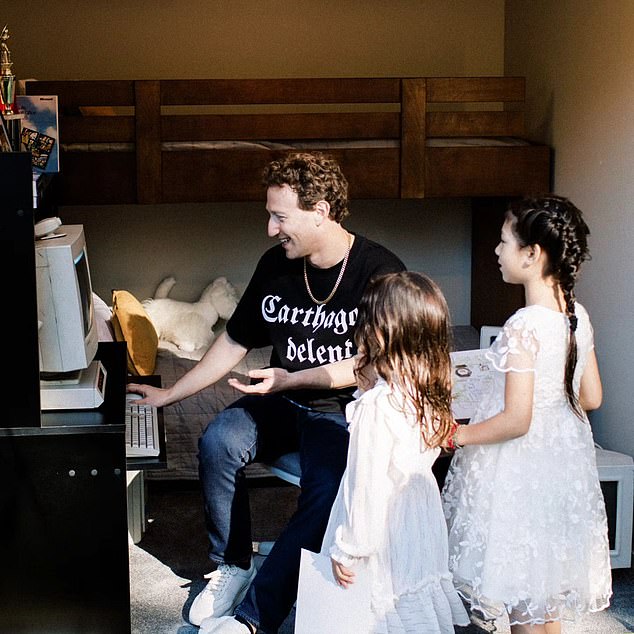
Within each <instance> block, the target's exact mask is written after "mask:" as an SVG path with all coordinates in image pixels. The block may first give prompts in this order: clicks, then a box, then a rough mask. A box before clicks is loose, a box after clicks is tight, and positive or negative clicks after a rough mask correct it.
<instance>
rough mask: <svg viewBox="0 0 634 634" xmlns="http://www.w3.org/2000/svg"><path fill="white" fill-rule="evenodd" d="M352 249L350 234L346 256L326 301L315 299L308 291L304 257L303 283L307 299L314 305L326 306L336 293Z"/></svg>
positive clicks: (349, 235)
mask: <svg viewBox="0 0 634 634" xmlns="http://www.w3.org/2000/svg"><path fill="white" fill-rule="evenodd" d="M351 249H352V234H348V250H347V251H346V255H345V257H344V258H343V263H342V264H341V270H340V271H339V276H338V277H337V281H336V282H335V285H334V287H333V289H332V290H331V291H330V294H329V295H328V297H326V299H317V298H316V297H315V296H314V295H313V293H312V291H311V290H310V284H309V283H308V272H307V270H306V256H304V283H305V284H306V290H307V291H308V295H309V297H310V298H311V299H312V300H313V301H314V302H315V304H327V303H328V302H329V301H330V300H331V299H332V298H333V297H334V296H335V293H336V292H337V289H338V288H339V284H341V280H342V279H343V274H344V273H345V270H346V265H347V264H348V257H349V256H350V250H351Z"/></svg>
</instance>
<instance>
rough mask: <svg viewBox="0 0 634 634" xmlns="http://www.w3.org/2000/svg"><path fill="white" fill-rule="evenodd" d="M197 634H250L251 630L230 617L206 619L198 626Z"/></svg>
mask: <svg viewBox="0 0 634 634" xmlns="http://www.w3.org/2000/svg"><path fill="white" fill-rule="evenodd" d="M198 633H199V634H251V630H250V629H249V627H248V626H246V625H244V623H240V621H236V620H235V619H234V618H233V617H232V616H221V617H220V618H219V619H216V618H214V617H208V618H206V619H205V620H204V621H203V622H202V623H201V624H200V630H198Z"/></svg>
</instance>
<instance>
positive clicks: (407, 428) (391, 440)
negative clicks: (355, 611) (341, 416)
mask: <svg viewBox="0 0 634 634" xmlns="http://www.w3.org/2000/svg"><path fill="white" fill-rule="evenodd" d="M392 399H395V400H392ZM400 400H401V397H400V395H399V394H394V393H392V391H391V389H390V388H389V386H388V385H387V384H386V382H385V381H383V380H382V379H379V381H378V382H377V384H376V385H375V386H374V387H373V388H372V389H371V390H368V391H367V392H365V393H364V394H362V395H361V396H360V397H359V398H358V399H357V400H356V401H353V402H352V403H350V404H349V405H348V407H347V409H346V415H347V418H348V421H349V422H350V448H349V451H348V464H347V468H346V471H345V473H344V476H343V479H342V481H341V484H340V487H339V492H338V494H337V498H336V500H335V502H334V505H333V508H332V511H331V514H330V520H329V522H328V528H327V529H326V534H325V536H324V540H323V545H322V549H321V552H322V554H324V555H329V556H333V557H334V558H335V559H336V560H337V561H339V562H341V563H342V564H343V565H345V566H349V567H352V568H354V566H355V564H356V563H358V562H359V561H360V560H363V561H364V563H365V564H366V565H367V567H368V568H369V570H370V574H371V576H372V599H371V612H372V614H371V617H370V620H371V622H372V628H371V629H370V632H371V633H373V634H387V633H388V632H389V633H390V634H397V633H398V634H401V633H403V634H404V633H411V634H414V633H416V634H420V633H421V632H425V634H440V633H443V634H444V633H453V632H454V627H453V624H454V623H456V624H460V625H467V624H468V623H469V619H468V616H467V613H466V611H465V609H464V607H463V605H462V602H461V600H460V598H459V597H458V594H457V592H456V590H455V588H454V586H453V583H452V578H451V575H450V573H449V570H448V568H447V526H446V523H445V520H444V517H443V512H442V504H441V501H440V491H439V490H438V484H437V482H436V479H435V478H434V475H433V474H432V470H431V467H432V464H433V463H434V461H435V460H436V458H437V456H438V453H439V450H438V449H427V448H425V447H424V445H423V443H422V439H421V434H420V427H419V425H418V423H417V422H416V420H415V417H414V415H413V413H411V414H409V415H405V414H403V413H402V412H399V411H397V409H395V407H394V406H393V403H395V402H398V401H400ZM363 634H365V632H364V633H363Z"/></svg>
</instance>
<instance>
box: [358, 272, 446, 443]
mask: <svg viewBox="0 0 634 634" xmlns="http://www.w3.org/2000/svg"><path fill="white" fill-rule="evenodd" d="M449 326H450V321H449V310H448V308H447V302H446V300H445V297H444V295H443V294H442V291H441V290H440V288H438V286H437V285H436V284H435V282H433V280H431V279H430V278H429V277H427V276H426V275H423V274H421V273H414V272H411V271H405V272H401V273H389V274H387V275H382V276H380V277H377V278H375V279H374V280H372V281H371V282H370V283H369V285H368V287H367V289H366V291H365V293H364V295H363V298H362V299H361V302H360V305H359V320H358V322H357V328H356V331H355V343H356V344H357V348H358V350H359V360H358V363H357V367H358V368H360V369H361V371H362V369H363V368H364V367H366V366H372V367H373V368H374V370H375V371H376V373H377V374H378V375H379V376H381V377H382V378H383V379H385V381H386V382H387V383H388V384H389V385H391V386H393V387H396V388H398V389H399V390H400V391H401V392H402V393H403V394H404V395H405V397H406V398H407V400H408V401H409V402H410V403H411V404H412V406H413V407H414V408H415V411H416V415H417V418H418V421H419V423H420V429H421V434H422V437H423V440H424V442H425V444H426V445H427V446H428V447H437V446H439V445H441V444H443V443H444V442H445V440H446V438H447V436H448V435H449V432H450V430H451V426H452V424H453V422H454V419H453V415H452V413H451V361H450V358H449V350H450V345H451V342H450V327H449Z"/></svg>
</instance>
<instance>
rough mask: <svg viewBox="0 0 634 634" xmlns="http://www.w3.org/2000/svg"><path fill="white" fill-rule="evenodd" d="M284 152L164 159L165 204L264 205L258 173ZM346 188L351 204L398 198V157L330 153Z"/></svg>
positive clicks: (393, 151)
mask: <svg viewBox="0 0 634 634" xmlns="http://www.w3.org/2000/svg"><path fill="white" fill-rule="evenodd" d="M283 154H284V152H269V151H267V150H245V151H242V152H240V153H236V152H235V151H232V150H209V151H205V150H201V151H197V152H179V151H176V152H164V153H163V200H164V202H207V201H209V200H214V201H248V200H256V201H262V203H263V204H264V200H265V190H264V188H263V186H262V184H261V176H262V170H263V169H264V167H265V166H266V165H267V163H268V162H269V161H271V160H273V159H274V158H276V157H279V156H282V155H283ZM328 154H329V155H331V156H333V157H334V158H335V159H337V160H338V161H339V163H340V165H341V168H342V170H343V172H344V174H345V175H346V177H347V179H348V181H349V183H350V197H351V198H357V199H360V198H398V172H399V152H398V149H397V148H394V149H384V150H376V149H372V150H331V151H329V152H328Z"/></svg>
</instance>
